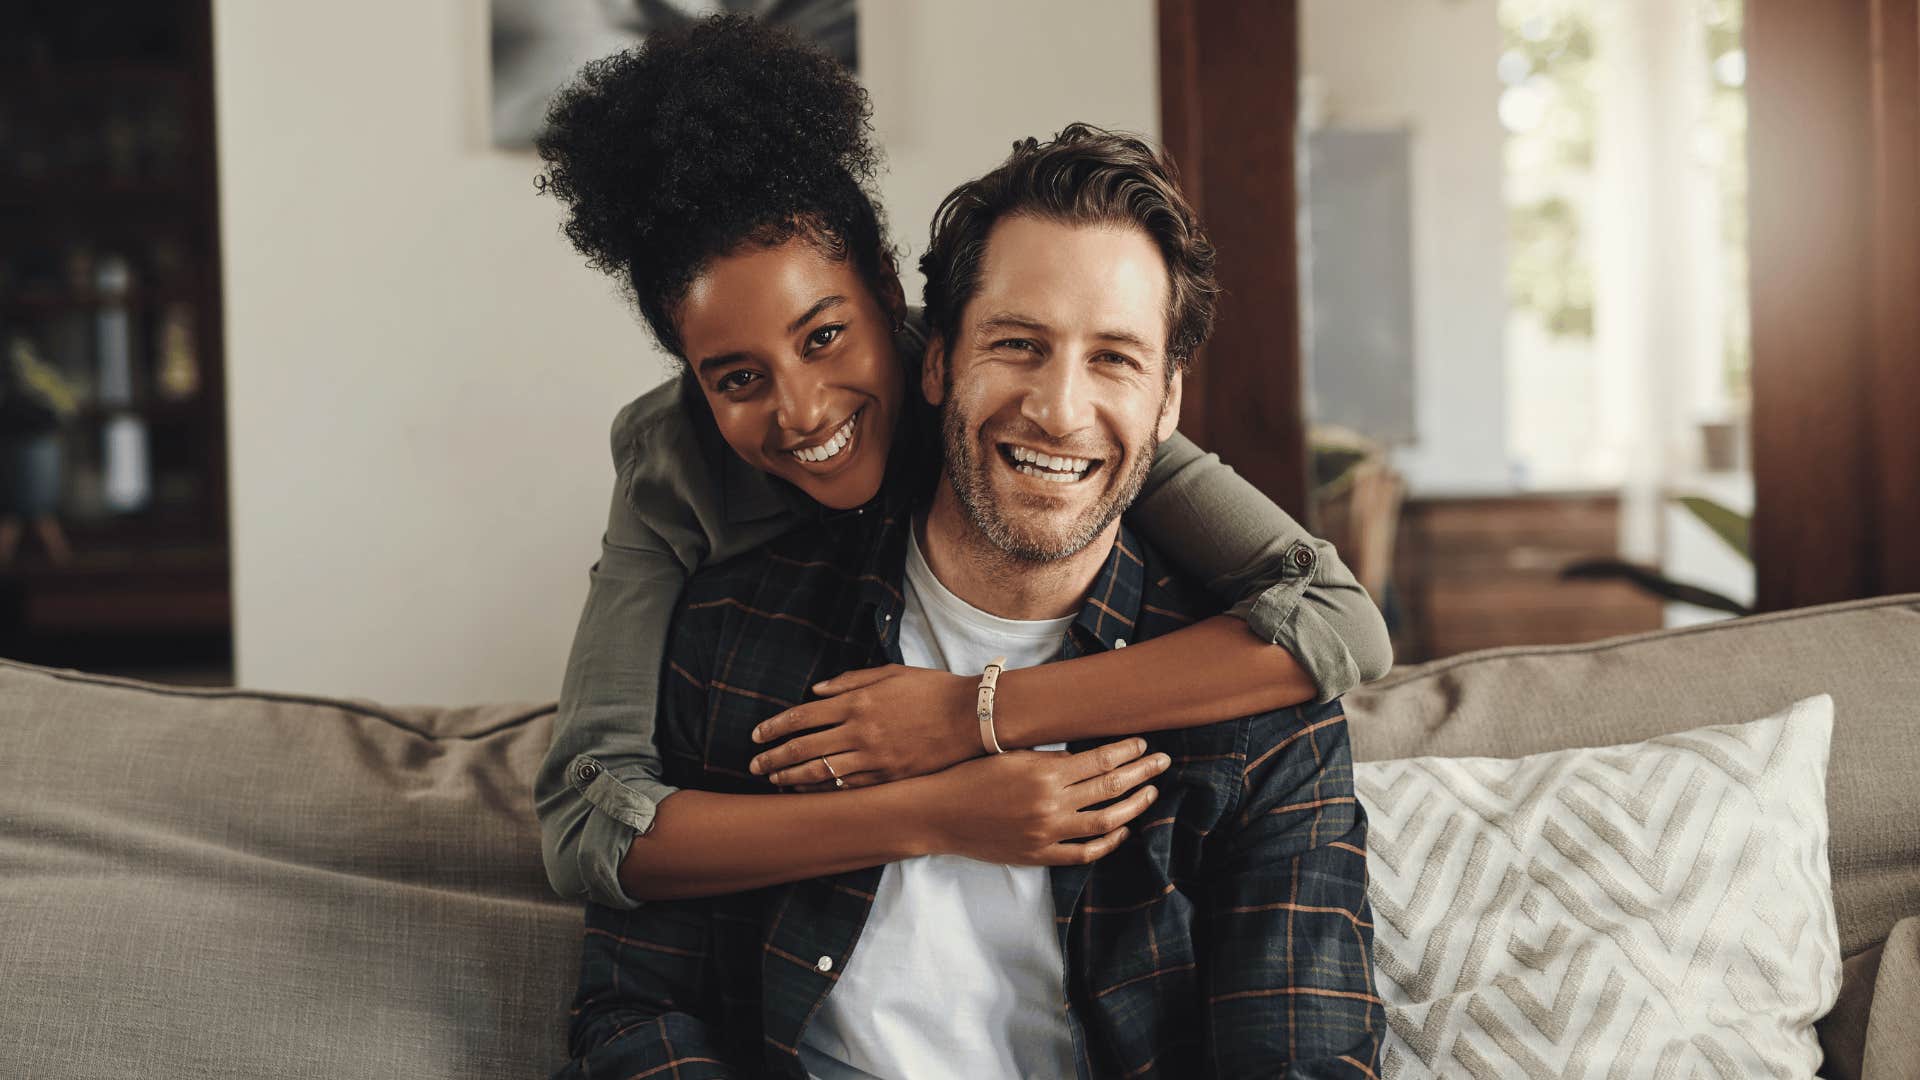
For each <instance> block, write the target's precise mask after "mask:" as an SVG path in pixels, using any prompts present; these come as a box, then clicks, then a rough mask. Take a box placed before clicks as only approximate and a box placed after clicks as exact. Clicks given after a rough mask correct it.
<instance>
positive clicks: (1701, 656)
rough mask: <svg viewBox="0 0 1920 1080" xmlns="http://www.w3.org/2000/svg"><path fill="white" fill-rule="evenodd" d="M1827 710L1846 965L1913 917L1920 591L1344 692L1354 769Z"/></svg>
mask: <svg viewBox="0 0 1920 1080" xmlns="http://www.w3.org/2000/svg"><path fill="white" fill-rule="evenodd" d="M1818 694H1831V695H1832V697H1833V703H1834V732H1833V756H1832V759H1831V761H1830V763H1829V773H1828V788H1827V808H1828V813H1829V815H1830V818H1829V822H1830V825H1831V828H1832V835H1833V839H1832V846H1831V849H1830V857H1831V860H1832V865H1833V881H1834V907H1835V911H1836V913H1837V915H1838V917H1839V922H1840V942H1841V948H1842V950H1843V951H1844V952H1845V954H1846V955H1848V956H1852V955H1854V954H1856V953H1859V952H1861V951H1862V950H1864V949H1867V948H1870V947H1872V946H1873V945H1875V944H1877V943H1878V942H1880V941H1883V940H1885V938H1886V936H1887V932H1888V931H1889V930H1890V929H1892V927H1893V924H1894V923H1895V922H1897V921H1899V920H1900V919H1902V918H1905V917H1907V916H1910V915H1920V596H1898V597H1883V598H1879V599H1873V600H1860V601H1854V602H1851V603H1846V604H1833V605H1828V606H1825V607H1816V608H1801V609H1798V610H1794V611H1786V612H1781V613H1778V614H1774V615H1762V616H1758V617H1754V618H1747V619H1740V620H1737V621H1733V622H1725V623H1710V624H1706V625H1703V626H1692V627H1687V628H1685V629H1679V630H1666V631H1658V632H1655V633H1651V634H1641V635H1637V636H1634V637H1627V638H1617V639H1614V640H1611V641H1604V642H1598V643H1595V644H1591V645H1567V646H1550V647H1541V648H1515V649H1495V650H1489V651H1486V652H1479V653H1469V654H1467V655H1465V656H1460V657H1455V658H1453V659H1449V660H1438V661H1435V662H1433V663H1430V664H1423V665H1420V666H1418V667H1411V668H1403V669H1395V670H1394V671H1393V672H1392V673H1391V674H1389V675H1388V676H1387V677H1386V678H1385V679H1383V680H1381V681H1379V682H1377V683H1374V684H1372V685H1371V686H1367V687H1364V688H1362V689H1360V690H1356V691H1354V692H1353V693H1352V694H1349V695H1348V696H1347V698H1346V706H1347V717H1348V720H1349V726H1350V729H1351V731H1352V737H1353V753H1354V759H1355V760H1356V761H1377V760H1382V759H1386V758H1403V757H1423V756H1441V757H1464V756H1473V757H1482V756H1484V757H1517V756H1520V755H1523V754H1537V753H1540V752H1542V751H1546V750H1560V749H1565V748H1567V747H1574V746H1609V745H1613V744H1615V743H1627V742H1639V741H1641V740H1644V739H1650V738H1653V737H1655V736H1657V735H1666V734H1670V733H1673V732H1676V731H1684V730H1686V729H1688V728H1693V727H1698V726H1701V725H1704V724H1735V723H1741V722H1743V721H1746V720H1750V719H1752V718H1753V717H1756V716H1765V715H1767V714H1769V713H1772V712H1775V711H1777V710H1779V709H1782V708H1785V707H1786V706H1787V705H1788V704H1790V703H1792V702H1795V701H1799V700H1801V699H1803V698H1809V697H1813V696H1815V695H1818Z"/></svg>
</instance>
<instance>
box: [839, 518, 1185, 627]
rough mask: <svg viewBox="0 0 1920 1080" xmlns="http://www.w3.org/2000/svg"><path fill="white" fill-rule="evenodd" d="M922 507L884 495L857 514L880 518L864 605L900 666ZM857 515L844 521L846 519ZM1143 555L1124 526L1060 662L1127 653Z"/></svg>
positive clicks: (863, 569) (865, 569)
mask: <svg viewBox="0 0 1920 1080" xmlns="http://www.w3.org/2000/svg"><path fill="white" fill-rule="evenodd" d="M917 508H918V501H917V500H912V499H905V498H899V497H893V498H889V493H888V492H885V491H883V492H882V495H881V497H880V498H879V499H876V500H875V501H874V502H873V503H870V504H868V506H866V507H864V508H862V510H861V511H859V513H862V514H878V515H880V516H879V517H878V519H877V521H876V524H874V525H873V526H872V527H873V528H874V530H875V531H874V533H873V534H872V537H871V540H870V541H869V543H868V544H867V555H866V558H865V560H864V561H863V562H862V564H861V565H860V567H859V589H860V604H861V606H862V607H863V608H871V609H872V617H873V626H874V630H875V633H877V634H878V635H879V638H880V643H881V645H883V646H884V647H885V648H886V650H887V653H888V654H889V656H891V657H893V659H894V661H895V662H896V663H897V662H898V661H899V656H898V653H899V641H900V615H901V612H902V611H904V610H905V608H906V597H905V594H904V593H903V592H902V591H901V582H902V580H903V579H904V578H905V576H906V565H907V540H908V537H909V536H910V534H911V530H912V528H913V515H914V512H915V510H916V509H917ZM852 513H854V512H851V511H850V512H848V513H847V514H842V515H840V516H841V518H842V519H844V518H845V517H847V516H848V515H849V514H852ZM1143 551H1144V549H1143V548H1142V547H1141V546H1140V541H1139V540H1138V538H1136V537H1135V536H1134V535H1133V532H1132V530H1130V529H1128V528H1127V527H1126V525H1125V524H1122V525H1121V526H1120V531H1119V533H1117V534H1116V535H1115V537H1114V542H1113V550H1111V551H1109V552H1107V559H1106V561H1105V562H1104V563H1102V564H1101V565H1100V570H1099V572H1098V573H1096V574H1094V576H1093V583H1092V584H1091V585H1090V586H1089V587H1088V589H1087V598H1086V601H1085V602H1084V603H1082V604H1081V606H1080V614H1079V615H1078V616H1077V617H1075V619H1074V621H1073V625H1072V627H1071V628H1069V630H1068V632H1067V639H1066V641H1065V642H1064V643H1063V644H1062V646H1061V651H1060V654H1059V655H1060V656H1061V658H1063V659H1064V658H1071V657H1075V656H1084V655H1086V654H1087V653H1090V652H1096V651H1099V652H1104V651H1106V650H1109V649H1122V648H1125V647H1126V646H1127V644H1128V642H1129V641H1130V640H1131V639H1132V637H1133V635H1134V627H1136V626H1138V625H1139V623H1140V605H1141V604H1142V603H1143V602H1144V597H1145V595H1146V574H1147V567H1146V561H1145V559H1144V558H1143V557H1142V553H1143Z"/></svg>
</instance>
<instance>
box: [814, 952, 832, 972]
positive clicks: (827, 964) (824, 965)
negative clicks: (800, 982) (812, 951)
mask: <svg viewBox="0 0 1920 1080" xmlns="http://www.w3.org/2000/svg"><path fill="white" fill-rule="evenodd" d="M813 970H815V971H821V972H826V971H832V970H833V957H831V956H823V957H821V958H820V959H819V960H817V961H815V962H814V965H813Z"/></svg>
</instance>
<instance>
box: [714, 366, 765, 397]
mask: <svg viewBox="0 0 1920 1080" xmlns="http://www.w3.org/2000/svg"><path fill="white" fill-rule="evenodd" d="M759 377H760V376H759V375H758V374H756V373H754V372H751V371H729V372H727V373H726V374H725V375H722V376H720V381H719V382H717V383H715V384H714V388H715V389H717V390H719V391H720V392H721V393H723V394H731V393H733V392H734V391H735V390H740V389H744V388H745V387H746V385H747V384H748V383H750V382H752V381H753V380H755V379H757V378H759Z"/></svg>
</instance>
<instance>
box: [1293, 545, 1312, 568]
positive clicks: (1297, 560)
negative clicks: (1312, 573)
mask: <svg viewBox="0 0 1920 1080" xmlns="http://www.w3.org/2000/svg"><path fill="white" fill-rule="evenodd" d="M1293 565H1295V566H1297V567H1299V568H1300V569H1302V570H1305V569H1306V568H1307V567H1309V566H1312V565H1313V549H1312V548H1301V549H1300V550H1299V551H1296V552H1294V553H1293Z"/></svg>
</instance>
